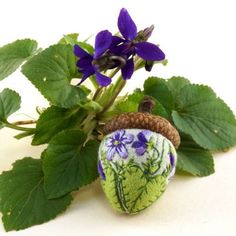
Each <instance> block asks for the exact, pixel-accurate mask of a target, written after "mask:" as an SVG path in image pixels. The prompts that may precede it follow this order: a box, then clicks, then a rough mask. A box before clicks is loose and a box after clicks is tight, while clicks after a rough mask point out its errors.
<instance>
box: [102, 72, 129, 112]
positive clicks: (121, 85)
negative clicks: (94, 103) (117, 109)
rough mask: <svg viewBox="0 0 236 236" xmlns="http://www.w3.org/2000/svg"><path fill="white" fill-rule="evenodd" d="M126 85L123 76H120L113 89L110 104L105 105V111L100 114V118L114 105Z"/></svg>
mask: <svg viewBox="0 0 236 236" xmlns="http://www.w3.org/2000/svg"><path fill="white" fill-rule="evenodd" d="M125 84H126V81H125V80H123V79H122V76H120V77H119V78H118V79H117V81H116V83H115V85H114V87H113V89H112V96H111V98H110V99H109V101H108V103H107V104H105V106H104V108H103V110H102V111H101V112H100V113H99V116H100V115H102V114H103V113H105V112H106V111H107V110H108V109H109V108H110V107H111V106H112V105H113V103H114V101H115V100H116V98H117V96H118V95H119V93H120V92H121V90H122V89H123V88H124V86H125Z"/></svg>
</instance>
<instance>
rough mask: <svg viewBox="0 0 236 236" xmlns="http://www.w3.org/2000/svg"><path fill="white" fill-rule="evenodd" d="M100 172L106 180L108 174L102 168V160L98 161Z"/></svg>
mask: <svg viewBox="0 0 236 236" xmlns="http://www.w3.org/2000/svg"><path fill="white" fill-rule="evenodd" d="M98 173H99V175H100V176H101V178H102V180H106V176H105V173H104V170H103V168H102V163H101V161H98Z"/></svg>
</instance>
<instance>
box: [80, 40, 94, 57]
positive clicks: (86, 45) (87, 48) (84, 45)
mask: <svg viewBox="0 0 236 236" xmlns="http://www.w3.org/2000/svg"><path fill="white" fill-rule="evenodd" d="M77 44H78V45H79V46H80V47H81V48H83V49H84V50H85V51H87V52H88V53H89V54H94V48H93V46H92V45H90V44H89V43H87V42H85V41H84V42H77Z"/></svg>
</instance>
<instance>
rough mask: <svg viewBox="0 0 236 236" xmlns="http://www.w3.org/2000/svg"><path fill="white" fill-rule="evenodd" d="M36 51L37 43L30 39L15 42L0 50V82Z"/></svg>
mask: <svg viewBox="0 0 236 236" xmlns="http://www.w3.org/2000/svg"><path fill="white" fill-rule="evenodd" d="M36 49H37V42H36V41H35V40H31V39H22V40H17V41H15V42H13V43H10V44H7V45H5V46H3V47H1V48H0V80H3V79H4V78H6V77H7V76H9V75H10V74H12V73H13V72H15V71H16V70H17V68H18V67H19V66H20V65H21V64H22V63H23V62H24V61H25V60H26V59H27V58H29V57H30V56H32V55H33V54H34V53H35V52H36Z"/></svg>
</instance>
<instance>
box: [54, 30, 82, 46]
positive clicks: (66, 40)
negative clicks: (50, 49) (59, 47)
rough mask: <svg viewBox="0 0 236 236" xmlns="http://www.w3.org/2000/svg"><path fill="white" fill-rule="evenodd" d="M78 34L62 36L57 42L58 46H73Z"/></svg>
mask: <svg viewBox="0 0 236 236" xmlns="http://www.w3.org/2000/svg"><path fill="white" fill-rule="evenodd" d="M78 37H79V34H78V33H71V34H66V35H64V36H63V38H62V39H60V41H59V42H58V43H59V44H70V45H72V46H74V45H75V44H76V43H77V40H78Z"/></svg>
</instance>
